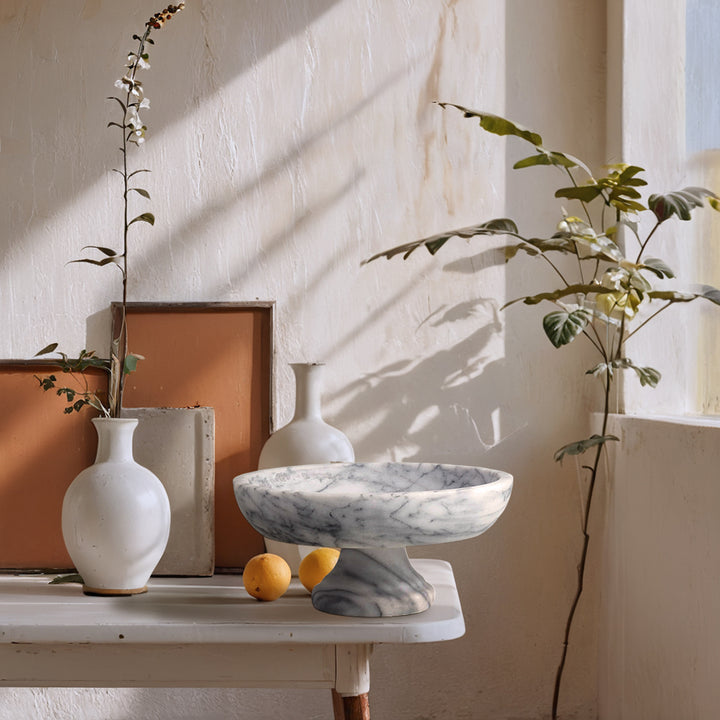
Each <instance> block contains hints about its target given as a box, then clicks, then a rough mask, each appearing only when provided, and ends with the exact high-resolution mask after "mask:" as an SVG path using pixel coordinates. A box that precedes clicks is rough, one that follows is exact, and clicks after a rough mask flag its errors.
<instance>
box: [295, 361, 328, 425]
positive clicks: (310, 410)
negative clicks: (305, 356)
mask: <svg viewBox="0 0 720 720" xmlns="http://www.w3.org/2000/svg"><path fill="white" fill-rule="evenodd" d="M290 367H291V368H292V369H293V372H294V373H295V416H294V417H293V420H302V419H304V418H314V419H317V420H322V375H323V370H324V369H325V366H324V365H320V364H318V363H291V365H290Z"/></svg>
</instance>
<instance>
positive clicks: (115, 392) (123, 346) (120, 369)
mask: <svg viewBox="0 0 720 720" xmlns="http://www.w3.org/2000/svg"><path fill="white" fill-rule="evenodd" d="M150 30H151V28H150V26H149V25H148V27H147V28H146V29H145V32H144V33H143V36H142V37H141V38H140V39H139V40H138V50H137V55H136V57H135V61H134V62H133V64H132V67H131V68H130V74H129V77H130V80H131V81H133V82H134V81H135V75H136V73H137V68H138V63H139V62H140V58H142V56H143V53H144V52H145V42H146V40H147V38H148V36H149V35H150ZM131 100H132V88H128V91H127V93H126V95H125V110H124V114H123V122H122V146H121V148H120V152H121V153H122V177H123V252H122V259H123V266H122V276H123V278H122V303H121V307H120V327H119V329H118V334H117V337H115V338H114V339H113V351H114V353H116V356H115V357H113V358H112V360H111V362H112V366H111V369H112V370H114V373H115V375H116V377H114V378H112V376H111V385H113V386H114V387H112V390H111V393H110V395H111V402H110V415H111V417H119V416H120V412H121V409H122V399H123V391H124V389H125V358H126V357H127V354H128V337H127V278H128V230H129V228H130V224H129V216H128V195H129V192H130V184H129V175H128V163H127V151H128V137H129V135H128V117H127V116H128V110H129V108H130V106H131ZM111 375H112V374H111Z"/></svg>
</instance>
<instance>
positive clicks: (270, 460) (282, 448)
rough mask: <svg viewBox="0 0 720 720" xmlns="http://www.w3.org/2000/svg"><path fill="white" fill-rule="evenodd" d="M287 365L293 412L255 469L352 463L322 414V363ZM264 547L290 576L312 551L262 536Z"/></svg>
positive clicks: (341, 435)
mask: <svg viewBox="0 0 720 720" xmlns="http://www.w3.org/2000/svg"><path fill="white" fill-rule="evenodd" d="M290 367H291V368H292V370H293V372H294V373H295V415H294V416H293V419H292V420H291V421H290V423H288V424H287V425H285V427H282V428H280V430H278V431H277V432H275V433H274V434H273V435H271V436H270V437H269V438H268V440H267V442H266V443H265V445H264V446H263V449H262V451H261V452H260V459H259V461H258V468H259V469H260V470H264V469H266V468H272V467H285V466H287V465H315V464H320V463H330V462H353V461H354V460H355V453H354V451H353V447H352V445H351V444H350V441H349V440H348V438H347V436H346V435H345V434H344V433H343V432H341V431H340V430H338V429H337V428H335V427H333V426H332V425H328V423H326V422H325V421H324V420H323V417H322V389H323V383H322V376H323V371H324V368H325V366H324V364H322V363H291V364H290ZM265 547H266V548H267V550H268V552H272V553H275V554H276V555H280V556H281V557H283V558H285V560H287V562H288V564H289V565H290V569H291V570H292V571H293V574H294V575H297V571H298V566H299V565H300V560H301V558H302V557H303V556H304V555H305V554H307V552H309V551H310V550H312V548H304V547H299V546H297V545H291V544H289V543H282V542H278V541H276V540H272V539H270V538H265Z"/></svg>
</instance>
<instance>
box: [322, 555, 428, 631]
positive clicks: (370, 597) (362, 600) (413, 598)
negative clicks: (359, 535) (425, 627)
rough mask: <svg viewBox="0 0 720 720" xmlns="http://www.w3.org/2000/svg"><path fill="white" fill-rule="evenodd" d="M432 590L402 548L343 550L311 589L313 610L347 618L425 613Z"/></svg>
mask: <svg viewBox="0 0 720 720" xmlns="http://www.w3.org/2000/svg"><path fill="white" fill-rule="evenodd" d="M434 599H435V589H434V588H433V586H432V585H431V584H430V583H428V582H427V581H426V580H425V578H423V577H422V575H420V574H419V573H417V572H416V571H415V569H414V568H413V567H412V565H411V564H410V560H409V559H408V556H407V552H406V550H405V548H380V549H375V548H373V549H363V550H358V549H354V548H343V549H342V550H341V551H340V558H339V559H338V561H337V564H336V565H335V568H334V569H333V570H332V572H331V573H330V574H329V575H327V576H326V577H325V579H324V580H323V581H322V582H321V583H320V584H318V585H316V586H315V588H314V589H313V592H312V603H313V606H314V607H315V608H316V609H317V610H321V611H322V612H326V613H331V614H333V615H345V616H349V617H397V616H400V615H413V614H415V613H419V612H423V611H424V610H427V609H428V608H429V607H430V605H431V604H432V602H433V600H434Z"/></svg>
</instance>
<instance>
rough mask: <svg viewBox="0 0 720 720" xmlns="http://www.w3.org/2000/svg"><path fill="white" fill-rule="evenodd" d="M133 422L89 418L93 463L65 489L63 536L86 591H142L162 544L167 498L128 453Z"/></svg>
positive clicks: (166, 531) (164, 542)
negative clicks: (93, 443)
mask: <svg viewBox="0 0 720 720" xmlns="http://www.w3.org/2000/svg"><path fill="white" fill-rule="evenodd" d="M137 422H138V421H137V420H136V419H130V418H94V419H93V420H92V423H93V425H94V426H95V429H96V431H97V434H98V447H97V455H96V457H95V463H94V464H93V465H91V466H90V467H88V468H86V469H85V470H83V471H82V472H81V473H80V474H79V475H78V476H77V477H76V478H75V480H73V482H72V483H71V484H70V487H69V488H68V489H67V492H66V493H65V499H64V501H63V508H62V532H63V538H64V540H65V546H66V547H67V550H68V552H69V553H70V558H71V559H72V561H73V563H74V565H75V567H76V569H77V571H78V573H79V574H80V575H81V576H82V578H83V582H84V587H83V590H84V591H85V592H86V593H88V594H93V595H136V594H138V593H142V592H146V591H147V581H148V580H149V578H150V575H151V574H152V572H153V570H154V569H155V566H156V565H157V564H158V562H159V561H160V558H161V556H162V554H163V552H164V551H165V546H166V545H167V541H168V536H169V533H170V503H169V501H168V496H167V493H166V492H165V488H164V487H163V485H162V483H161V482H160V480H158V478H157V476H156V475H154V474H153V473H152V472H150V470H148V469H147V468H144V467H142V465H139V464H138V463H136V462H135V460H134V459H133V452H132V440H133V433H134V432H135V428H136V426H137Z"/></svg>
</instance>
